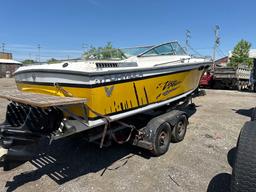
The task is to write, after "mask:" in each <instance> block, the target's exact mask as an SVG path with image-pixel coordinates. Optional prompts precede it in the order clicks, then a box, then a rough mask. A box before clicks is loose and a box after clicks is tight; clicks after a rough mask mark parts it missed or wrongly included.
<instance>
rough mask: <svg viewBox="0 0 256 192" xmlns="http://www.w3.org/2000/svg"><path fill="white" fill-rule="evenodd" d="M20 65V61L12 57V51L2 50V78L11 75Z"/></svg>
mask: <svg viewBox="0 0 256 192" xmlns="http://www.w3.org/2000/svg"><path fill="white" fill-rule="evenodd" d="M20 66H21V63H20V62H18V61H15V60H13V59H12V54H11V53H3V52H0V78H3V77H11V76H12V75H13V73H14V72H15V71H16V70H17V69H18V68H19V67H20Z"/></svg>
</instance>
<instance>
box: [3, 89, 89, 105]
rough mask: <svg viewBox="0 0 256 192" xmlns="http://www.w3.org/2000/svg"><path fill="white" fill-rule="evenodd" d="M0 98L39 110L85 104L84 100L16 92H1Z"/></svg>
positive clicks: (85, 100)
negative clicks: (38, 108)
mask: <svg viewBox="0 0 256 192" xmlns="http://www.w3.org/2000/svg"><path fill="white" fill-rule="evenodd" d="M0 98H3V99H7V100H9V101H14V102H17V103H22V104H27V105H31V106H33V107H40V108H46V107H53V106H64V105H75V104H82V103H86V102H87V99H86V98H76V97H60V96H53V95H45V94H37V93H29V92H21V91H18V90H11V91H3V92H1V93H0Z"/></svg>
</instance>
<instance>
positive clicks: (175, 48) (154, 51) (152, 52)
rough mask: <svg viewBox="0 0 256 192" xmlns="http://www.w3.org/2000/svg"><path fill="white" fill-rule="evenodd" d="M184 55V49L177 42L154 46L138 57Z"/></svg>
mask: <svg viewBox="0 0 256 192" xmlns="http://www.w3.org/2000/svg"><path fill="white" fill-rule="evenodd" d="M161 55H186V52H185V51H184V49H183V48H182V47H181V46H180V45H179V43H177V42H171V43H165V44H162V45H159V46H155V47H153V48H151V49H149V50H148V51H146V52H144V53H142V54H140V55H139V56H161Z"/></svg>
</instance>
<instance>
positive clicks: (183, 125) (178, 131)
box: [171, 115, 188, 143]
mask: <svg viewBox="0 0 256 192" xmlns="http://www.w3.org/2000/svg"><path fill="white" fill-rule="evenodd" d="M187 125H188V118H187V117H186V115H181V116H180V117H179V120H178V121H177V123H176V124H175V126H174V127H173V129H172V136H171V141H172V142H174V143H178V142H180V141H182V140H183V139H184V137H185V135H186V132H187Z"/></svg>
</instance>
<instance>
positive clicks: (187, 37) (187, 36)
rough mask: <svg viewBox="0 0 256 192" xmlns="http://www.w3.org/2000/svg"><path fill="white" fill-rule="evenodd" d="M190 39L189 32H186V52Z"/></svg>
mask: <svg viewBox="0 0 256 192" xmlns="http://www.w3.org/2000/svg"><path fill="white" fill-rule="evenodd" d="M190 38H191V32H190V30H188V29H187V30H186V51H188V48H189V40H190Z"/></svg>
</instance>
